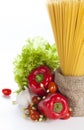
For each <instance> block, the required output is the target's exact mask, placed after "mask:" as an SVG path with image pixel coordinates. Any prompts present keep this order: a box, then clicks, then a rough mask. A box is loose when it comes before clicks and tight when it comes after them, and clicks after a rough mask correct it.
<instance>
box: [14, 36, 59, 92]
mask: <svg viewBox="0 0 84 130" xmlns="http://www.w3.org/2000/svg"><path fill="white" fill-rule="evenodd" d="M13 65H14V79H15V82H16V83H17V84H18V86H19V89H20V90H22V89H24V86H28V83H27V76H28V75H29V73H30V72H31V71H32V70H33V69H34V68H36V67H38V66H40V65H47V66H49V67H50V68H51V69H52V70H53V71H54V70H55V69H56V68H57V67H58V66H59V59H58V54H57V50H56V45H55V44H52V45H50V44H49V43H48V42H47V41H46V40H44V39H43V38H42V37H35V38H34V39H30V38H29V39H27V43H26V44H25V45H24V46H23V47H22V51H21V54H19V55H17V56H16V58H15V59H14V62H13Z"/></svg>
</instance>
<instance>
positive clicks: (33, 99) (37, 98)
mask: <svg viewBox="0 0 84 130" xmlns="http://www.w3.org/2000/svg"><path fill="white" fill-rule="evenodd" d="M40 100H41V99H40V97H38V96H33V97H32V103H34V104H38V103H39V102H40Z"/></svg>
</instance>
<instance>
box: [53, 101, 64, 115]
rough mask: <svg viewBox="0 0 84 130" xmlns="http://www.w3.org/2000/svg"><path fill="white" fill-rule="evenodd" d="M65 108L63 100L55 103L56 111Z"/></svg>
mask: <svg viewBox="0 0 84 130" xmlns="http://www.w3.org/2000/svg"><path fill="white" fill-rule="evenodd" d="M62 110H63V105H62V103H61V102H58V103H55V104H54V112H56V113H60V112H61V111H62Z"/></svg>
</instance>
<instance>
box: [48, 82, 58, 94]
mask: <svg viewBox="0 0 84 130" xmlns="http://www.w3.org/2000/svg"><path fill="white" fill-rule="evenodd" d="M48 90H49V92H50V93H55V92H56V91H57V85H56V84H55V83H54V82H50V83H49V84H48Z"/></svg>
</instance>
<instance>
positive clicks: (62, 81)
mask: <svg viewBox="0 0 84 130" xmlns="http://www.w3.org/2000/svg"><path fill="white" fill-rule="evenodd" d="M54 80H55V82H56V84H57V85H58V89H59V91H60V92H61V93H62V94H63V95H65V96H66V97H67V99H68V101H69V106H70V107H71V108H72V116H84V76H80V77H76V76H63V75H62V74H61V71H60V69H59V68H58V69H57V70H56V71H55V79H54Z"/></svg>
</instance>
